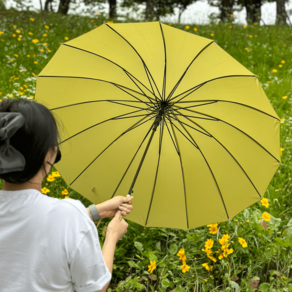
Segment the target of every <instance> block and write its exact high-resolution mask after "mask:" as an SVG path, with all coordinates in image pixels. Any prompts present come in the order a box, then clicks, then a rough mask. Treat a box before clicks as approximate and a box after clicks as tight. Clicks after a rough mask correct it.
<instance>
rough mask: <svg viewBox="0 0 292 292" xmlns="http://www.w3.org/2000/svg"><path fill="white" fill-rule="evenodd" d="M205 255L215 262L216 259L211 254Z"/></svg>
mask: <svg viewBox="0 0 292 292" xmlns="http://www.w3.org/2000/svg"><path fill="white" fill-rule="evenodd" d="M207 257H208V258H209V259H211V260H212V261H213V262H214V263H216V262H217V260H216V259H215V258H214V257H213V256H209V255H207Z"/></svg>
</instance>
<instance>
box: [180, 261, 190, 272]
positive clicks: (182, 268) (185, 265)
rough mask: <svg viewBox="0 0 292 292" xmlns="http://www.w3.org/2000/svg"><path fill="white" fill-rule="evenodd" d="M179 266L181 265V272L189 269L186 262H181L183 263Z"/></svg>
mask: <svg viewBox="0 0 292 292" xmlns="http://www.w3.org/2000/svg"><path fill="white" fill-rule="evenodd" d="M180 267H181V271H182V272H183V273H185V272H188V271H189V270H190V266H188V265H187V264H186V262H183V265H182V266H180Z"/></svg>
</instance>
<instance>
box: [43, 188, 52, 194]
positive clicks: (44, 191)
mask: <svg viewBox="0 0 292 292" xmlns="http://www.w3.org/2000/svg"><path fill="white" fill-rule="evenodd" d="M41 192H42V193H43V194H47V193H49V192H50V190H49V189H47V188H42V190H41Z"/></svg>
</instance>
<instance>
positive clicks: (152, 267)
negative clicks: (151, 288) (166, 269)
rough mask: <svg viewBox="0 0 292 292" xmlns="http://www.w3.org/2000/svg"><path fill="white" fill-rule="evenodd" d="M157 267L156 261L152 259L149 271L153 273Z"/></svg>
mask: <svg viewBox="0 0 292 292" xmlns="http://www.w3.org/2000/svg"><path fill="white" fill-rule="evenodd" d="M155 268H156V261H150V266H148V272H149V273H150V274H151V273H152V272H153V270H154V269H155Z"/></svg>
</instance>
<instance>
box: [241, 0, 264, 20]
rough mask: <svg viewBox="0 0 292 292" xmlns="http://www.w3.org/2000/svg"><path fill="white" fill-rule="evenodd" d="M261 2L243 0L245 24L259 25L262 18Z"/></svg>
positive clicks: (259, 0) (260, 0) (258, 0)
mask: <svg viewBox="0 0 292 292" xmlns="http://www.w3.org/2000/svg"><path fill="white" fill-rule="evenodd" d="M262 4H263V3H262V0H244V6H245V9H246V22H247V23H259V22H260V20H261V18H262V13H261V6H262Z"/></svg>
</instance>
